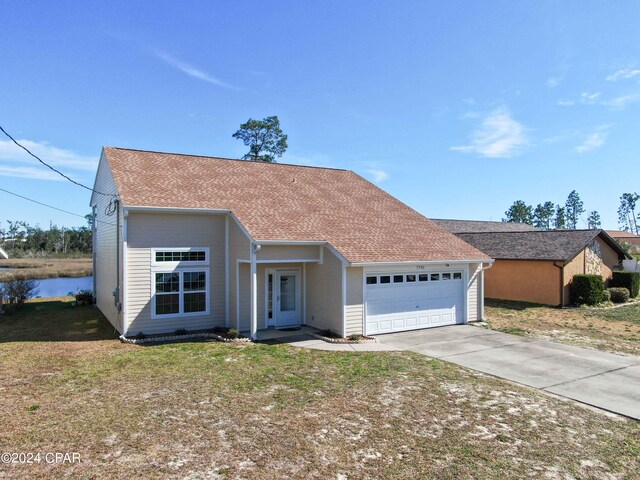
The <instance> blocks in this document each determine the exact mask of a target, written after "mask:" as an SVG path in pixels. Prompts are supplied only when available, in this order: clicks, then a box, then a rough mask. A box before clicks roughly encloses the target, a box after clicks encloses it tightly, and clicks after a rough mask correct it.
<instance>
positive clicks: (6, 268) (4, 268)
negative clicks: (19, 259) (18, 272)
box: [0, 267, 15, 271]
mask: <svg viewBox="0 0 640 480" xmlns="http://www.w3.org/2000/svg"><path fill="white" fill-rule="evenodd" d="M0 270H5V271H6V270H15V268H13V267H0Z"/></svg>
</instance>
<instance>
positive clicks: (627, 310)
mask: <svg viewBox="0 0 640 480" xmlns="http://www.w3.org/2000/svg"><path fill="white" fill-rule="evenodd" d="M587 315H589V316H597V317H600V318H604V319H606V320H609V321H614V322H631V323H638V324H640V304H635V305H625V306H622V307H617V308H611V309H607V310H592V311H589V312H588V313H587Z"/></svg>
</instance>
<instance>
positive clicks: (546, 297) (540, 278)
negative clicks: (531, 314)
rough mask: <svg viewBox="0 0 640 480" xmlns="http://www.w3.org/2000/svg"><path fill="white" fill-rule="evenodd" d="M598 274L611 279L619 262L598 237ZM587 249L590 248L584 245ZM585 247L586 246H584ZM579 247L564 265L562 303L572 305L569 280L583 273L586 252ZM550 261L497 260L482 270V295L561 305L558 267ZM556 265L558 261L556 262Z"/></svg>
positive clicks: (609, 248)
mask: <svg viewBox="0 0 640 480" xmlns="http://www.w3.org/2000/svg"><path fill="white" fill-rule="evenodd" d="M597 242H598V245H599V247H600V253H601V263H600V268H599V270H600V274H601V275H602V277H603V278H604V280H605V282H606V281H608V280H609V279H610V278H611V271H612V270H611V269H612V267H614V266H616V265H618V263H619V262H620V260H619V258H618V254H617V252H616V251H615V250H613V249H612V248H611V247H610V246H609V245H607V243H605V242H604V241H603V240H601V239H600V238H598V239H597ZM587 248H589V247H587ZM585 250H586V249H585ZM585 250H582V251H581V252H580V253H579V254H578V255H576V256H575V258H573V259H572V260H571V261H570V262H569V263H567V264H566V265H565V267H564V274H563V280H562V288H563V292H564V304H565V305H568V304H571V280H572V279H573V276H574V275H578V274H583V273H585V266H586V255H585ZM553 263H554V262H550V261H531V260H496V262H495V264H494V266H493V268H490V269H489V270H487V271H486V272H485V298H497V299H501V300H519V301H523V302H533V303H542V304H546V305H559V304H560V283H561V279H560V269H559V268H557V267H555V266H554V265H553ZM557 264H558V265H559V264H560V263H559V262H557Z"/></svg>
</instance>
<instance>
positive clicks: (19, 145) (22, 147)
mask: <svg viewBox="0 0 640 480" xmlns="http://www.w3.org/2000/svg"><path fill="white" fill-rule="evenodd" d="M0 130H2V133H4V134H5V135H6V136H7V137H9V138H10V139H11V141H12V142H13V143H15V144H16V145H17V146H18V147H20V148H21V149H23V150H24V151H25V152H27V153H28V154H29V155H31V156H32V157H33V158H35V159H36V160H38V161H39V162H40V163H41V164H42V165H44V166H45V167H47V168H48V169H50V170H52V171H54V172H56V173H57V174H58V175H60V176H61V177H63V178H65V179H67V180H69V181H70V182H71V183H73V184H75V185H77V186H79V187H82V188H84V189H86V190H89V191H90V192H94V193H97V194H98V195H104V196H105V197H114V198H117V197H118V196H117V195H115V194H113V193H103V192H99V191H97V190H94V189H93V188H91V187H87V186H86V185H83V184H82V183H80V182H77V181H75V180H74V179H72V178H70V177H68V176H67V175H65V174H64V173H62V172H61V171H60V170H58V169H56V168H54V167H52V166H51V165H49V164H48V163H47V162H45V161H44V160H42V159H41V158H40V157H38V156H37V155H36V154H35V153H33V152H31V151H30V150H29V149H28V148H27V147H25V146H24V145H21V144H20V143H18V141H17V140H16V139H15V138H13V137H12V136H11V135H9V133H8V132H7V131H6V130H5V129H4V128H2V126H1V125H0ZM67 213H69V212H67Z"/></svg>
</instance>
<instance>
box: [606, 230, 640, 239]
mask: <svg viewBox="0 0 640 480" xmlns="http://www.w3.org/2000/svg"><path fill="white" fill-rule="evenodd" d="M606 232H607V233H608V234H609V236H610V237H612V238H640V235H636V234H635V233H631V232H625V231H624V230H606Z"/></svg>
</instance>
